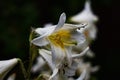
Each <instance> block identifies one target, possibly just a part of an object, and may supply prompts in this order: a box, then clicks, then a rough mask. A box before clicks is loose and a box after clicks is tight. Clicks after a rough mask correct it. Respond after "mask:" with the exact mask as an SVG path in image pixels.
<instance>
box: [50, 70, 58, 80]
mask: <svg viewBox="0 0 120 80" xmlns="http://www.w3.org/2000/svg"><path fill="white" fill-rule="evenodd" d="M57 73H58V68H55V69H54V70H53V74H52V75H51V76H50V78H49V79H48V80H52V78H53V77H54V76H55V75H56V74H57Z"/></svg>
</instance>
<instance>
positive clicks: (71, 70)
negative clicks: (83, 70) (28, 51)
mask: <svg viewBox="0 0 120 80" xmlns="http://www.w3.org/2000/svg"><path fill="white" fill-rule="evenodd" d="M88 50H89V47H87V48H86V49H85V50H84V51H83V52H82V53H80V54H72V56H71V58H72V64H71V66H67V67H66V64H63V65H62V66H61V67H60V68H59V69H60V71H62V70H63V71H64V73H63V74H64V75H65V76H74V75H75V71H76V69H77V65H78V63H79V61H76V60H75V59H79V58H82V57H83V56H84V55H85V54H86V53H87V51H88ZM39 54H40V55H41V57H43V59H44V60H45V61H46V62H47V63H48V65H49V67H50V68H51V70H52V71H53V74H52V76H50V79H51V78H53V77H54V76H55V75H56V74H57V73H58V68H56V67H55V65H54V63H53V62H52V53H51V51H48V50H45V49H40V50H39Z"/></svg>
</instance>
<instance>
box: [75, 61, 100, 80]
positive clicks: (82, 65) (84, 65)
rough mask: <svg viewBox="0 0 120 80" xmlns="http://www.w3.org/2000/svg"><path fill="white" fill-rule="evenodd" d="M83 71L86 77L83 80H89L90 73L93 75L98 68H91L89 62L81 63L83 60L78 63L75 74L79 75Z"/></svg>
mask: <svg viewBox="0 0 120 80" xmlns="http://www.w3.org/2000/svg"><path fill="white" fill-rule="evenodd" d="M84 70H86V76H85V79H84V80H90V76H91V73H94V72H96V71H98V70H99V66H95V67H92V66H91V63H90V62H86V63H85V62H83V60H81V61H80V63H79V65H78V69H77V73H78V74H80V73H82V72H83V71H84Z"/></svg>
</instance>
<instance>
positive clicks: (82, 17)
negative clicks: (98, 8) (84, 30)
mask: <svg viewBox="0 0 120 80" xmlns="http://www.w3.org/2000/svg"><path fill="white" fill-rule="evenodd" d="M97 20H98V17H97V16H96V15H94V14H93V12H92V10H91V6H90V0H86V2H85V6H84V9H83V11H81V12H80V13H78V14H77V15H75V16H73V17H71V21H73V22H77V23H81V22H90V23H93V22H96V21H97Z"/></svg>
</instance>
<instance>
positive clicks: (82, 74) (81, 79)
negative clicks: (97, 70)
mask: <svg viewBox="0 0 120 80" xmlns="http://www.w3.org/2000/svg"><path fill="white" fill-rule="evenodd" d="M86 74H87V72H86V69H85V70H83V72H82V73H81V75H80V77H79V78H78V79H76V80H84V79H85V76H86Z"/></svg>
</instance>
